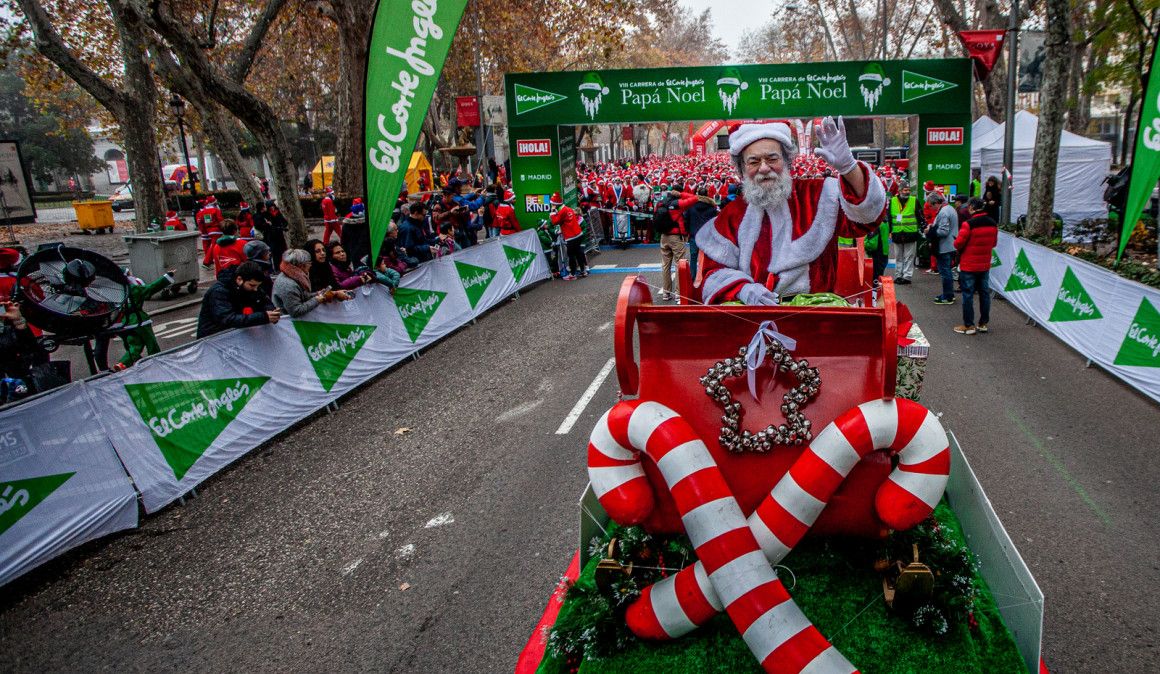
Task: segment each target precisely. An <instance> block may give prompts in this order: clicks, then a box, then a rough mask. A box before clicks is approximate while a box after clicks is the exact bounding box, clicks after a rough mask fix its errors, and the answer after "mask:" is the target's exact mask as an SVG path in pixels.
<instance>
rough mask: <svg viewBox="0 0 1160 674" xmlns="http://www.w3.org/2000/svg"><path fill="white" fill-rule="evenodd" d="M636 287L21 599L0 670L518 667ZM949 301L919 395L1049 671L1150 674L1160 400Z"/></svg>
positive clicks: (274, 457)
mask: <svg viewBox="0 0 1160 674" xmlns="http://www.w3.org/2000/svg"><path fill="white" fill-rule="evenodd" d="M656 257H657V251H656V250H655V249H636V250H630V251H627V252H623V253H622V252H610V253H605V254H604V255H602V256H601V257H600V258H598V259H597V260H595V262H599V263H605V264H608V263H615V264H617V265H618V266H635V265H638V264H641V263H649V262H653V261H655V259H656ZM649 276H650V278H651V279H652V280H653V281H654V282H655V281H656V280H657V279H656V277H657V274H656V273H650V274H649ZM624 277H625V274H624V273H612V274H598V275H593V276H592V277H590V278H588V279H585V280H582V281H577V282H574V283H561V282H550V283H544V284H541V285H540V286H538V287H536V288H534V289H532V290H530V291H529V292H525V293H524V294H523V295H522V296H521V297H520V298H519V299H516V300H513V301H509V302H506V303H504V304H503V305H501V306H499V307H498V308H497V309H496V310H494V311H493V312H492V313H490V314H488V315H487V316H485V317H484V318H483V319H481V320H480V321H479V322H478V324H477V325H475V326H472V327H470V328H467V329H465V330H462V331H460V332H458V333H456V334H454V335H452V336H451V337H449V338H448V339H446V340H444V341H443V342H441V343H439V344H437V345H435V346H433V347H432V348H430V349H429V350H427V351H426V352H425V353H424V354H423V356H422V357H421V358H420V359H419V360H418V361H414V362H406V363H405V364H403V365H402V366H400V367H398V368H396V369H395V370H393V371H391V372H389V373H387V374H385V375H383V376H381V377H379V378H378V379H377V380H375V381H374V382H373V383H371V384H369V385H367V386H364V387H363V388H362V389H361V390H359V391H358V392H356V393H354V394H352V395H350V396H348V397H347V398H345V399H344V400H343V401H341V406H340V409H339V410H338V412H337V413H335V414H320V415H317V416H315V417H314V418H312V419H309V420H307V421H306V422H304V423H302V424H300V425H298V426H297V427H295V428H293V429H291V430H290V431H288V432H287V433H285V434H283V435H282V436H281V437H279V438H277V439H276V440H274V441H272V442H270V443H268V444H267V445H265V446H263V447H261V448H259V449H257V450H255V451H254V452H252V453H251V454H250V455H249V456H247V457H245V458H243V459H242V460H240V461H239V462H237V464H235V465H234V466H233V467H231V468H228V469H226V470H225V471H223V473H222V474H219V475H218V476H217V477H215V478H214V479H212V480H211V481H210V482H209V483H207V484H206V485H204V486H203V487H202V488H201V489H199V493H200V497H199V498H196V499H192V500H190V501H188V502H187V503H186V504H185V505H184V506H178V507H172V508H169V509H168V510H166V511H164V512H162V513H160V514H158V515H155V516H152V517H149V518H147V519H145V520H144V521H143V526H142V528H141V529H140V530H137V531H134V532H129V533H126V534H124V535H121V536H118V537H115V538H112V539H110V540H107V541H104V542H98V543H95V544H91V545H89V546H87V547H86V548H84V549H82V550H81V551H79V552H78V553H76V554H71V555H68V556H66V557H65V558H63V559H60V560H57V561H55V562H52V563H50V564H48V565H46V566H45V567H42V568H41V569H38V570H37V571H34V572H32V573H31V574H29V575H28V576H26V577H25V578H23V579H20V580H19V581H17V582H15V583H13V584H11V585H10V586H8V587H7V588H4V589H3V590H0V670H3V671H45V670H54V671H60V670H70V671H71V670H96V669H117V670H122V671H177V670H182V671H190V670H194V671H196V670H217V671H222V670H231V671H245V670H258V671H275V670H282V671H361V670H375V671H398V672H505V671H511V669H512V667H513V665H514V663H515V660H516V657H517V654H518V653H519V651H520V649H521V648H522V646H523V644H524V641H525V640H526V639H527V637H528V635H529V633H530V630H531V629H532V627H533V625H534V624H535V623H536V621H537V620H538V618H539V615H540V613H541V611H542V610H543V608H544V605H545V603H546V601H547V598H548V595H549V593H550V592H551V590H552V588H553V586H554V585H555V583H556V581H557V580H558V578H559V576H560V574H561V573H562V572H563V571H564V569H565V566H566V564H567V562H568V560H569V559H570V557H571V555H572V553H573V551H574V550H575V547H576V544H577V535H578V534H577V530H578V518H577V508H576V501H577V499H578V497H579V495H580V493H581V491H582V489H583V487H584V484H585V482H586V476H585V470H584V463H585V451H584V447H585V444H586V437H587V434H588V433H589V431H590V430H591V428H592V425H593V424H594V423H595V421H596V419H597V418H598V417H599V415H600V414H602V413H603V412H604V411H605V410H606V409H608V407H610V406H611V405H612V404H613V403H614V402H615V400H616V385H615V375H613V376H610V377H608V378H607V379H605V380H604V381H603V382H602V383H601V384H600V385H599V387H598V390H597V393H596V395H595V397H594V398H593V400H592V401H591V403H590V404H589V405H588V406H587V407H586V408H585V410H584V412H583V414H582V415H581V418H580V420H579V421H578V422H577V423H576V424H575V426H574V428H573V429H572V430H571V432H570V433H568V434H565V435H557V434H556V433H555V431H556V429H557V428H558V427H559V426H560V424H561V422H562V421H563V420H564V419H565V418H566V417H567V416H568V414H569V412H570V410H571V409H572V407H573V405H574V404H575V403H576V401H577V400H578V399H579V398H580V397H581V396H582V395H583V393H584V392H585V390H586V389H587V388H588V387H589V385H590V384H591V383H592V382H593V379H594V378H595V377H596V376H597V373H598V372H600V371H601V369H602V368H603V367H604V365H605V364H606V363H607V361H608V359H609V358H610V357H611V356H612V345H611V337H612V320H613V311H614V307H615V297H616V291H617V288H618V287H619V285H620V283H621V281H622V280H623V278H624ZM935 292H936V289H935V277H925V276H922V277H920V278H919V279H918V283H916V284H915V285H913V286H910V287H904V288H901V295H902V297H903V298H904V299H906V300H908V301H910V304H911V306H912V308H913V310H914V313H915V314H916V317H917V320H918V321H919V323H920V325H922V326H923V328H924V329H925V330H926V332H927V334H928V336H929V338H930V341H931V354H932V357H931V362H930V364H929V367H928V372H927V378H926V387H925V391H924V402H925V403H926V404H927V405H928V406H929V407H931V408H932V409H934V410H936V411H939V412H943V413H944V417H943V419H944V423H945V424H946V425H947V427H948V428H949V429H950V430H952V431H954V432H955V433H956V434H957V435H958V437H959V440H960V442H961V443H962V445H963V447H964V449H965V451H966V452H967V454H968V457H969V458H970V460H971V462H972V464H973V465H974V468H975V470H976V472H977V473H978V475H979V478H980V480H981V481H982V483H983V485H984V487H985V489H986V490H987V493H988V495H989V496H990V498H991V500H992V502H993V503H994V506H995V509H996V511H997V512H998V513H999V515H1000V517H1001V518H1002V519H1003V521H1004V523H1005V524H1006V526H1007V528H1008V530H1009V532H1010V533H1011V537H1012V539H1013V540H1014V541H1015V543H1016V545H1018V547H1019V549H1020V551H1021V552H1022V554H1023V556H1024V557H1025V558H1026V560H1027V562H1028V564H1029V565H1030V567H1031V570H1032V572H1033V573H1034V574H1035V576H1036V578H1037V580H1038V581H1039V584H1040V586H1041V587H1042V589H1043V591H1044V594H1045V595H1046V596H1047V618H1046V624H1045V636H1044V655H1045V658H1046V661H1047V664H1048V666H1049V667H1050V668H1051V670H1052V671H1053V672H1123V671H1149V670H1151V669H1153V668H1154V667H1155V663H1156V661H1157V652H1156V632H1155V627H1154V619H1155V616H1156V615H1158V614H1160V598H1158V597H1157V594H1156V592H1155V590H1156V589H1157V586H1158V583H1157V581H1158V579H1160V573H1158V567H1157V562H1156V559H1155V557H1156V544H1155V540H1156V534H1157V530H1156V529H1157V527H1156V524H1155V523H1154V521H1153V520H1152V519H1151V517H1150V512H1151V508H1152V507H1155V506H1156V505H1157V499H1156V491H1155V487H1154V485H1155V484H1156V481H1157V477H1158V475H1157V472H1158V471H1160V469H1158V468H1157V467H1156V462H1155V461H1153V460H1152V456H1151V454H1152V452H1153V450H1154V449H1155V448H1156V446H1157V443H1156V441H1155V439H1154V435H1153V433H1154V432H1155V429H1156V428H1160V407H1157V406H1156V405H1155V404H1153V403H1151V402H1149V401H1147V400H1145V399H1143V398H1142V397H1140V396H1138V395H1136V394H1134V393H1133V392H1131V391H1130V390H1129V389H1127V388H1125V387H1123V386H1122V385H1120V384H1119V383H1118V382H1116V381H1115V380H1113V379H1111V378H1110V377H1109V376H1108V375H1106V374H1105V373H1102V372H1100V371H1098V370H1095V369H1085V368H1084V363H1083V360H1082V359H1081V358H1079V357H1078V356H1076V355H1075V354H1074V353H1072V352H1071V351H1070V350H1069V349H1067V348H1066V347H1065V346H1063V345H1062V344H1060V343H1058V342H1057V341H1056V340H1054V338H1052V337H1051V336H1050V335H1048V334H1047V333H1045V332H1043V331H1042V330H1040V329H1038V328H1035V327H1028V326H1025V325H1024V324H1023V320H1022V319H1021V318H1020V315H1019V314H1018V313H1017V312H1016V311H1015V310H1013V309H1012V308H1011V307H1010V306H1009V305H1007V304H1005V303H1002V302H997V303H996V305H995V308H994V311H993V314H994V315H993V317H992V322H991V326H992V329H993V330H992V332H991V333H990V334H989V335H978V336H974V337H965V336H959V335H955V334H954V333H952V332H951V331H950V326H951V325H953V324H954V323H955V322H957V319H958V318H959V316H958V309H957V308H955V307H942V306H935V305H933V304H931V303H930V297H933V295H934V294H935ZM184 318H187V316H186V315H185V314H181V313H180V312H174V314H168V315H166V316H165V317H164V318H163V319H162V320H161V323H171V322H173V321H177V320H182V319H184ZM160 327H161V326H160V325H159V328H160ZM179 327H180V325H179V324H174V325H173V326H172V327H171V328H170V330H171V331H172V332H173V333H174V337H175V338H178V339H180V335H178V334H176V333H177V332H178V330H177V329H178V328H179ZM163 339H165V338H164V337H163ZM404 429H409V430H404ZM1149 438H1152V439H1149Z"/></svg>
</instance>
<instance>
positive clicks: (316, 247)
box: [279, 239, 338, 292]
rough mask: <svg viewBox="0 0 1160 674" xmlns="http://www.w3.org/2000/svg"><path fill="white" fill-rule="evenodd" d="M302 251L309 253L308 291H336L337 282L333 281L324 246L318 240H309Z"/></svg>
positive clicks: (332, 272)
mask: <svg viewBox="0 0 1160 674" xmlns="http://www.w3.org/2000/svg"><path fill="white" fill-rule="evenodd" d="M302 250H304V251H306V252H307V253H310V290H312V291H315V292H317V291H319V290H326V289H327V288H330V289H331V290H337V289H338V282H337V281H336V280H335V279H334V270H333V269H331V267H330V260H329V259H328V258H327V255H326V245H325V244H323V243H322V241H320V240H318V239H310V240H309V241H307V242H306V243H305V244H304V245H303V246H302ZM279 268H281V267H279Z"/></svg>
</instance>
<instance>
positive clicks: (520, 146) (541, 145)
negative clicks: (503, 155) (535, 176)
mask: <svg viewBox="0 0 1160 674" xmlns="http://www.w3.org/2000/svg"><path fill="white" fill-rule="evenodd" d="M516 156H517V157H550V156H552V141H550V140H548V139H547V138H537V139H534V140H517V141H516Z"/></svg>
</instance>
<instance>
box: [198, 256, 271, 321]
mask: <svg viewBox="0 0 1160 674" xmlns="http://www.w3.org/2000/svg"><path fill="white" fill-rule="evenodd" d="M223 276H225V277H226V278H225V279H222V278H220V277H219V278H218V280H217V282H215V283H214V284H213V285H212V286H210V289H209V290H207V291H206V292H205V297H204V298H202V301H201V313H200V314H199V315H198V317H197V338H198V339H201V338H202V337H208V336H210V335H213V334H217V333H219V332H222V331H224V330H229V329H230V328H249V327H253V326H256V325H266V324H267V323H277V322H278V319H279V318H281V316H282V314H281V313H279V312H278V310H277V309H275V308H274V305H273V303H271V302H270V298H269V297H267V296H266V294H265V293H263V292H262V281H263V280H264V279H265V274H264V273H263V272H262V268H261V267H260V266H259V265H258V263H256V262H248V261H247V262H243V263H242V264H240V265H238V268H237V269H236V270H234V272H233V274H232V276H231V275H230V274H229V273H228V271H227V272H223Z"/></svg>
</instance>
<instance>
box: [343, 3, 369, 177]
mask: <svg viewBox="0 0 1160 674" xmlns="http://www.w3.org/2000/svg"><path fill="white" fill-rule="evenodd" d="M369 6H373V5H369ZM360 9H362V10H363V11H358V10H360ZM367 9H369V7H368V6H367V5H366V4H365V3H359V2H345V3H340V4H339V7H336V10H338V11H337V18H338V22H337V23H338V34H339V42H338V91H337V94H338V119H339V128H338V147H337V148H336V151H335V158H334V189H335V191H336V192H338V193H339V194H342V195H349V196H352V197H353V196H365V192H366V186H365V185H364V184H363V170H364V162H365V161H366V159H365V157H364V155H363V152H364V150H365V142H366V141H365V138H364V135H363V133H364V128H363V125H364V121H365V120H364V118H363V73H365V72H366V68H367V42H368V40H367V37H368V36H367V31H368V30H369V27H370V24H371V17H370V12H369V11H366V10H367Z"/></svg>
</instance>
